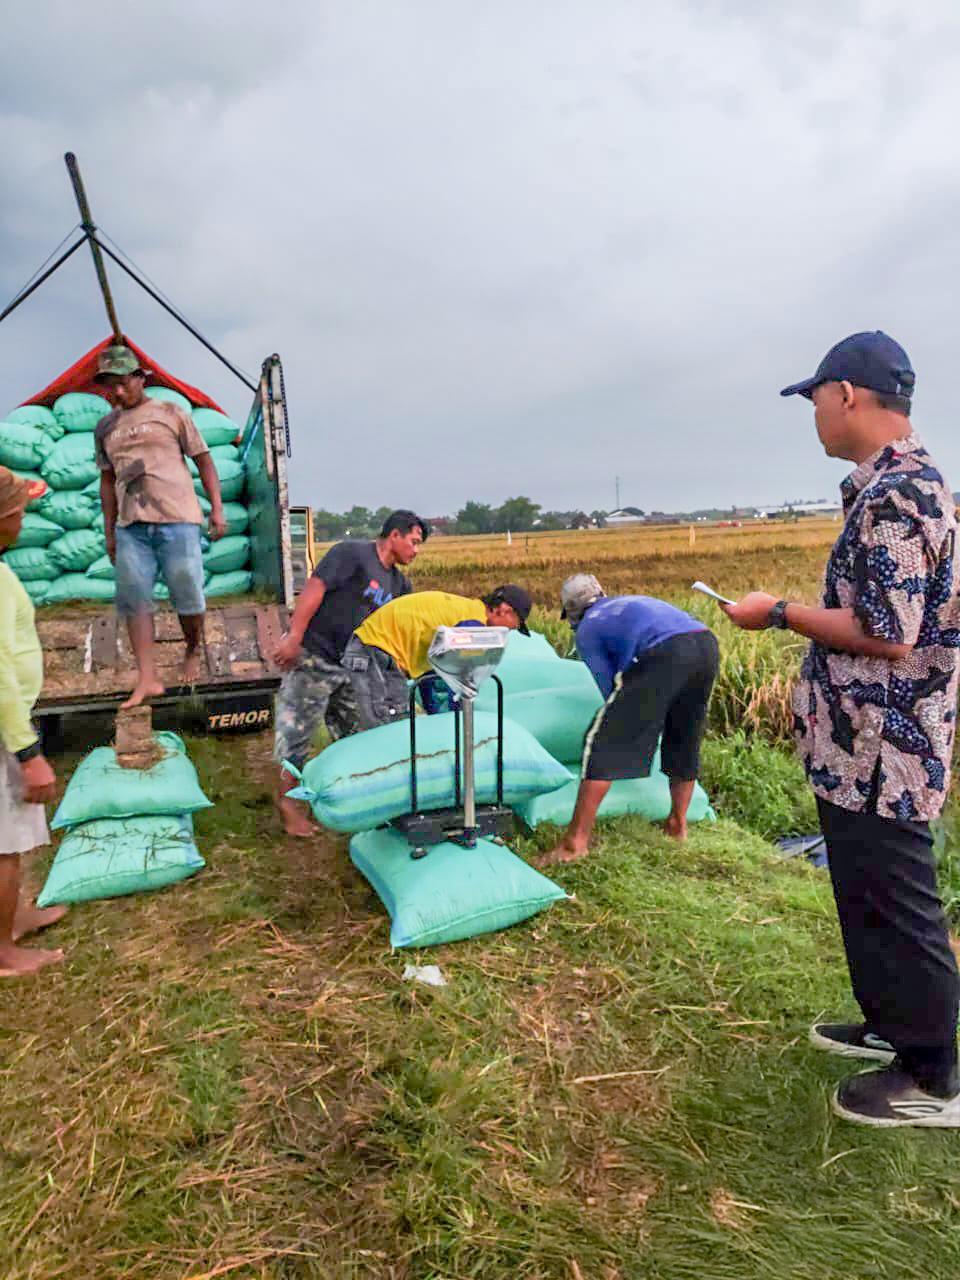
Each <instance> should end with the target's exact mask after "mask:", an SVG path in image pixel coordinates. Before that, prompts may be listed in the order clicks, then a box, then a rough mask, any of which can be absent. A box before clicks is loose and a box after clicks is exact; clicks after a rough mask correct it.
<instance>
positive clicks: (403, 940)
mask: <svg viewBox="0 0 960 1280" xmlns="http://www.w3.org/2000/svg"><path fill="white" fill-rule="evenodd" d="M350 859H351V861H352V862H353V865H354V866H355V867H356V868H357V870H358V871H359V872H360V873H361V874H362V875H363V876H365V877H366V878H367V880H369V881H370V883H371V885H373V888H374V889H375V890H376V892H377V895H378V896H379V898H380V900H381V902H382V903H383V905H384V906H385V907H386V909H387V911H388V912H389V914H390V919H391V921H392V924H391V928H390V943H391V945H392V946H394V947H433V946H436V945H437V944H439V943H441V942H457V941H459V940H460V939H462V938H473V937H475V936H476V935H477V934H480V933H494V932H496V930H498V929H506V928H508V927H509V926H510V925H513V924H519V923H520V921H521V920H527V919H529V918H530V916H532V915H535V914H536V913H537V912H538V911H542V910H543V908H544V907H547V906H549V905H550V903H551V902H556V901H557V900H558V899H560V898H565V897H566V896H567V895H566V893H565V892H564V890H563V889H561V888H560V886H559V885H556V884H554V883H553V881H552V880H548V879H547V877H546V876H545V875H542V874H541V873H540V872H539V871H537V870H536V868H535V867H531V866H530V865H529V864H528V863H526V862H524V861H523V859H522V858H518V857H517V855H516V854H515V853H511V851H510V850H509V849H508V848H507V847H506V846H505V845H501V844H494V842H493V841H492V840H478V841H477V845H476V848H474V849H464V848H462V847H461V846H460V845H457V844H450V843H444V844H435V845H431V847H430V849H429V851H428V853H427V856H426V857H425V858H419V859H413V858H411V857H410V845H409V843H408V842H407V840H406V839H405V838H404V837H403V836H402V835H401V834H400V832H399V831H391V830H380V831H364V832H362V833H361V834H360V835H355V836H354V837H353V839H352V840H351V841H350Z"/></svg>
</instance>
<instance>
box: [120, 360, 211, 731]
mask: <svg viewBox="0 0 960 1280" xmlns="http://www.w3.org/2000/svg"><path fill="white" fill-rule="evenodd" d="M96 381H97V382H99V383H102V384H103V386H104V391H105V392H106V395H107V398H108V399H109V400H110V402H111V404H113V405H115V406H116V407H115V409H114V411H113V412H112V413H108V414H107V416H106V417H105V418H101V420H100V422H99V423H98V424H97V430H96V448H97V463H98V465H99V467H100V472H101V475H100V501H101V503H102V504H103V519H104V532H105V534H106V539H107V554H108V555H109V556H110V559H111V560H112V561H113V562H114V564H115V565H116V571H117V596H116V602H117V612H118V614H119V615H120V616H121V617H122V618H125V619H126V621H127V629H128V631H129V634H130V647H131V648H132V649H133V653H134V657H135V659H136V662H137V683H136V686H135V687H134V690H133V693H132V694H131V695H130V697H129V698H128V699H127V701H126V702H124V703H123V706H124V707H136V706H139V704H140V703H141V702H143V701H144V700H145V699H147V698H152V697H156V696H157V695H158V694H161V693H163V691H164V689H163V684H162V683H161V681H160V679H159V677H158V676H157V670H156V666H155V664H154V652H153V609H154V604H153V588H154V585H155V583H156V580H157V575H158V574H160V575H162V577H163V579H164V581H165V582H166V584H167V587H168V588H169V591H170V601H171V603H172V604H173V607H174V608H175V609H176V611H177V613H178V614H179V616H180V626H181V628H182V630H183V636H184V639H185V640H186V646H187V647H186V653H185V656H184V662H183V683H184V684H193V683H194V682H195V681H196V679H197V676H198V675H199V674H200V645H201V643H202V641H203V618H204V612H205V609H206V602H205V600H204V595H203V559H202V556H201V550H200V526H201V524H202V523H203V515H202V513H201V511H200V503H199V502H198V500H197V495H196V493H195V492H194V489H193V480H192V478H191V476H190V472H189V471H188V470H187V464H186V459H187V458H193V460H194V462H195V463H196V465H197V470H198V471H199V473H200V480H201V483H202V484H203V487H204V489H205V490H206V493H207V497H208V498H209V499H210V525H209V528H210V537H211V538H213V539H217V538H222V537H223V535H224V533H225V531H226V523H225V521H224V517H223V504H222V502H221V499H220V480H219V477H218V476H217V471H216V467H215V466H214V465H213V459H212V458H211V457H210V449H209V446H208V445H207V443H206V441H205V440H204V439H203V436H201V434H200V432H199V431H198V430H197V428H196V425H195V424H194V421H193V419H192V418H191V417H190V415H189V414H188V413H185V412H184V411H183V409H181V408H179V407H178V406H177V405H175V404H170V403H169V402H168V401H166V400H152V399H150V397H148V396H146V395H144V390H143V389H144V383H145V381H146V374H145V372H144V370H143V369H141V367H140V361H139V360H138V359H137V357H136V356H135V355H134V353H133V352H132V351H131V350H130V349H129V347H119V346H117V347H107V348H106V350H105V351H102V352H101V353H100V356H99V358H98V361H97V375H96Z"/></svg>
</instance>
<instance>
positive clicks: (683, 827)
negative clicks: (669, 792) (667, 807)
mask: <svg viewBox="0 0 960 1280" xmlns="http://www.w3.org/2000/svg"><path fill="white" fill-rule="evenodd" d="M663 829H664V831H665V832H666V833H667V835H668V836H673V838H674V840H686V838H687V820H686V818H678V817H677V816H676V814H674V813H671V815H670V817H669V818H667V820H666V821H665V822H664V824H663Z"/></svg>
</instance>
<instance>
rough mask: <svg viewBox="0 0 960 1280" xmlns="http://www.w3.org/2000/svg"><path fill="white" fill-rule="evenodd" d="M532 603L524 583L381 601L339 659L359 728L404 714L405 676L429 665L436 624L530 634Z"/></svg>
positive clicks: (420, 672)
mask: <svg viewBox="0 0 960 1280" xmlns="http://www.w3.org/2000/svg"><path fill="white" fill-rule="evenodd" d="M532 604H533V602H532V600H531V599H530V596H529V595H528V593H527V592H526V591H524V589H523V587H518V586H516V585H515V584H514V583H512V582H508V583H506V584H504V585H503V586H500V587H495V588H494V590H493V591H491V592H490V594H489V595H486V596H484V597H483V598H482V599H479V598H471V597H469V596H456V595H451V594H450V592H448V591H415V592H414V593H413V594H412V595H407V596H397V597H396V598H395V599H393V600H391V601H390V602H389V603H388V604H385V605H382V606H381V607H380V608H379V609H377V610H376V612H375V613H372V614H371V615H370V617H369V618H367V619H366V621H365V622H362V623H361V624H360V626H359V627H358V628H357V629H356V631H355V632H354V633H353V635H352V636H351V637H350V640H349V641H348V643H347V647H346V649H345V650H344V652H343V658H342V660H341V665H342V666H343V667H344V668H345V669H346V670H347V671H348V672H349V673H350V679H351V681H352V683H353V689H354V693H355V695H356V699H357V703H358V705H359V708H360V727H361V728H362V729H373V728H375V727H376V726H377V725H381V724H389V723H390V722H391V721H392V720H402V719H403V718H404V717H405V716H406V715H407V714H408V712H409V709H410V700H409V693H408V690H407V680H408V679H411V678H413V679H416V677H417V676H422V675H425V674H426V672H428V671H429V670H430V664H429V663H428V662H427V650H428V649H429V648H430V641H431V640H432V639H433V637H434V634H435V632H436V630H437V628H438V627H460V626H465V625H470V624H472V625H473V626H477V627H509V628H510V629H511V630H514V631H521V632H522V633H523V634H524V635H529V634H530V633H529V631H528V630H527V618H528V617H529V614H530V609H531V607H532ZM427 709H428V710H430V709H432V708H431V707H430V706H428V708H427Z"/></svg>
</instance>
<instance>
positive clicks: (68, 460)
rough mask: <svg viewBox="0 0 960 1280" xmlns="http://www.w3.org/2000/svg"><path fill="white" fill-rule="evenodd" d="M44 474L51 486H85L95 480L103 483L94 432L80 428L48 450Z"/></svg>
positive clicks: (70, 487) (41, 471)
mask: <svg viewBox="0 0 960 1280" xmlns="http://www.w3.org/2000/svg"><path fill="white" fill-rule="evenodd" d="M40 474H41V475H42V476H43V478H44V480H46V482H47V484H48V485H49V486H50V488H51V489H83V488H85V487H86V486H87V485H92V482H93V481H94V480H96V482H97V484H98V485H99V483H100V468H99V467H98V466H97V462H96V452H95V449H94V440H93V432H92V431H82V432H77V433H75V434H73V435H65V436H64V437H63V439H62V440H58V441H57V443H56V444H55V445H54V446H53V448H52V449H51V450H50V452H49V453H48V454H47V457H46V459H45V461H44V463H43V466H42V467H41V468H40Z"/></svg>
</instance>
